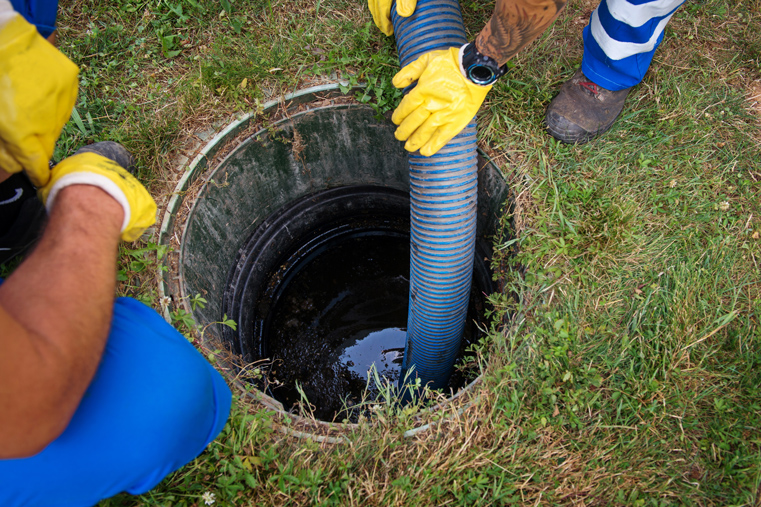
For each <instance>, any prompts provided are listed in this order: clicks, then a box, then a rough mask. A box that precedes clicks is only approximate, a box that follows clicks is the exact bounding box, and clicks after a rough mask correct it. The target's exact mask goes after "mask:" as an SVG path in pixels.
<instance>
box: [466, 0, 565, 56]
mask: <svg viewBox="0 0 761 507" xmlns="http://www.w3.org/2000/svg"><path fill="white" fill-rule="evenodd" d="M565 4H566V0H497V3H496V5H495V6H494V14H493V15H492V17H491V19H490V20H489V22H488V23H486V26H485V27H484V28H483V30H481V33H479V34H478V37H477V38H476V48H477V49H478V51H479V52H480V53H482V54H484V55H487V56H490V57H492V58H494V59H495V60H496V61H497V62H498V63H499V64H500V65H503V64H504V63H505V62H507V61H508V60H509V59H510V58H512V57H513V56H514V55H515V54H516V53H518V52H519V51H520V50H521V49H523V48H524V47H526V46H527V45H528V44H529V43H530V42H532V41H533V40H534V39H536V38H537V37H539V36H540V35H541V34H542V33H543V32H544V31H545V30H546V29H547V27H549V26H550V25H551V24H552V22H553V21H555V18H557V17H558V14H560V11H561V10H563V7H565Z"/></svg>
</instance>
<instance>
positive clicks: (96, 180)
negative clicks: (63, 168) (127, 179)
mask: <svg viewBox="0 0 761 507" xmlns="http://www.w3.org/2000/svg"><path fill="white" fill-rule="evenodd" d="M69 185H91V186H93V187H98V188H100V189H101V190H103V191H104V192H106V193H107V194H108V195H110V196H111V197H113V198H114V199H115V200H116V202H118V203H119V204H121V206H122V208H123V209H124V221H123V222H122V230H121V231H120V232H124V229H126V228H127V225H128V224H129V220H130V206H129V201H127V196H126V195H124V192H123V191H122V189H121V188H119V186H118V185H117V184H116V183H114V182H113V181H111V180H110V179H109V178H107V177H106V176H103V175H102V174H95V173H90V172H79V173H70V174H66V175H64V176H61V179H59V180H58V181H56V182H55V183H54V184H53V187H52V188H51V189H50V192H49V193H48V201H47V203H46V205H45V207H46V208H47V210H48V214H50V211H51V210H52V209H53V202H54V201H55V198H56V196H57V195H58V192H60V191H61V189H63V188H66V187H68V186H69Z"/></svg>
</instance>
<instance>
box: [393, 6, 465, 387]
mask: <svg viewBox="0 0 761 507" xmlns="http://www.w3.org/2000/svg"><path fill="white" fill-rule="evenodd" d="M391 13H392V21H393V23H394V33H395V34H396V46H397V52H398V53H399V62H400V64H401V66H402V67H404V66H405V65H407V64H409V63H411V62H412V61H414V60H415V59H417V58H418V57H419V56H421V55H423V54H425V53H427V52H429V51H433V50H437V49H447V48H450V47H453V46H456V47H459V46H462V45H463V44H465V43H466V42H467V39H466V35H465V29H464V27H463V23H462V14H461V13H460V6H459V4H458V3H457V0H418V2H417V7H416V8H415V13H414V14H413V15H412V16H410V17H409V18H403V17H401V16H398V15H397V14H396V5H393V6H392V7H391ZM476 149H477V146H476V122H475V119H474V120H473V121H471V122H470V124H469V125H468V126H467V127H466V128H465V129H464V130H463V131H462V132H461V133H460V134H459V135H457V136H456V137H455V138H454V139H452V140H451V141H450V142H449V144H447V145H446V146H445V147H444V148H442V149H441V150H440V151H439V152H438V153H436V154H435V155H433V156H432V157H424V156H422V155H420V154H419V153H411V154H410V155H409V164H410V217H411V232H410V306H409V315H408V317H407V343H406V345H405V349H404V360H403V363H402V372H401V377H400V383H403V381H404V379H405V376H406V375H407V372H408V371H409V370H410V368H413V370H412V373H411V375H410V376H409V377H410V380H413V379H414V378H415V377H417V378H419V379H420V380H421V382H422V385H428V386H429V387H431V388H433V389H440V388H443V387H446V386H447V384H448V382H449V377H450V375H451V374H452V369H453V367H454V362H455V359H456V357H457V353H458V351H459V348H460V341H461V340H462V335H463V330H464V328H465V319H466V315H467V311H468V300H469V297H470V284H471V279H472V273H473V254H474V251H475V237H476V197H477V193H478V179H477V178H478V176H477V171H478V167H477V151H476Z"/></svg>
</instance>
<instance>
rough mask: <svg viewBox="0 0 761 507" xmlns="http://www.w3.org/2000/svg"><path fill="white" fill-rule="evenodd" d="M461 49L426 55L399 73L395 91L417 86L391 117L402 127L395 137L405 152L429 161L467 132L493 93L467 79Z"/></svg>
mask: <svg viewBox="0 0 761 507" xmlns="http://www.w3.org/2000/svg"><path fill="white" fill-rule="evenodd" d="M460 67H461V66H460V48H449V49H443V50H439V51H431V52H430V53H426V54H424V55H423V56H421V57H420V58H418V59H417V60H415V61H414V62H412V63H411V64H409V65H407V66H406V67H404V68H403V69H402V70H400V71H399V72H398V73H397V74H396V75H395V76H394V79H393V81H392V83H393V84H394V86H395V87H397V88H405V87H407V86H409V85H411V84H412V83H413V82H414V81H417V85H416V86H415V88H413V89H412V90H411V91H410V92H409V93H408V94H407V96H405V97H404V98H403V99H402V102H401V103H400V104H399V106H398V107H397V108H396V110H395V111H394V114H393V115H392V116H391V121H393V122H394V124H396V125H399V127H398V128H397V129H396V132H395V133H394V135H395V136H396V138H397V139H398V140H400V141H407V142H406V143H405V144H404V149H405V150H407V151H416V150H420V154H421V155H423V156H426V157H430V156H431V155H433V154H434V153H436V152H437V151H439V150H440V149H441V148H443V147H444V146H445V145H446V144H447V143H448V142H449V141H450V140H451V139H452V138H453V137H454V136H456V135H457V134H459V133H460V131H461V130H462V129H464V128H465V127H466V126H467V125H468V123H470V120H472V119H473V117H474V116H475V115H476V112H478V108H479V107H481V104H482V103H483V101H484V98H486V94H487V93H488V92H489V90H491V85H488V86H481V85H477V84H474V83H473V82H472V81H470V80H469V79H468V78H466V77H465V76H464V75H463V73H462V71H461V69H460Z"/></svg>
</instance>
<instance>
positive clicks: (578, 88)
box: [544, 69, 631, 144]
mask: <svg viewBox="0 0 761 507" xmlns="http://www.w3.org/2000/svg"><path fill="white" fill-rule="evenodd" d="M630 90H631V88H626V89H624V90H619V91H615V92H612V91H610V90H606V89H605V88H603V87H601V86H598V85H596V84H594V83H593V82H592V81H590V80H589V78H587V76H585V75H584V73H583V72H582V71H581V69H578V70H577V71H576V73H575V74H574V75H573V77H572V78H571V79H569V80H568V81H566V82H565V83H563V86H562V87H561V88H560V93H558V95H557V96H556V97H555V98H554V99H552V102H550V105H549V107H547V114H546V116H545V119H544V121H545V124H546V125H547V130H548V131H549V133H550V135H551V136H552V137H554V138H555V139H558V140H560V141H562V142H564V143H577V144H584V143H586V142H589V141H591V140H592V139H594V138H595V137H597V136H599V135H600V134H602V133H603V132H605V131H607V130H608V129H609V128H610V127H612V126H613V123H614V122H615V121H616V118H618V115H619V114H621V110H623V108H624V102H625V101H626V96H627V95H629V91H630Z"/></svg>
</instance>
